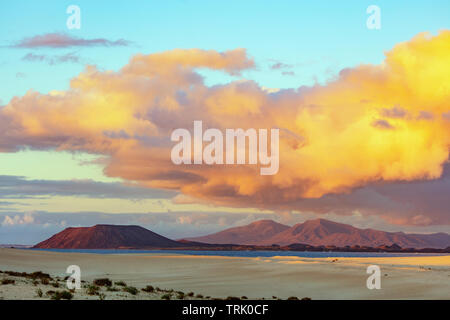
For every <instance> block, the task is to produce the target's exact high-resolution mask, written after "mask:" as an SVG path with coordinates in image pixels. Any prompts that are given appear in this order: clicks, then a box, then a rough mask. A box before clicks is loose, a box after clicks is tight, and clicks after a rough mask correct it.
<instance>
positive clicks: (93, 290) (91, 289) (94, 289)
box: [86, 285, 100, 296]
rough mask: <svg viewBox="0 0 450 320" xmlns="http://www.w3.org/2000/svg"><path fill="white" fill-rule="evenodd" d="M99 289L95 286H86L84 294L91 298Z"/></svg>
mask: <svg viewBox="0 0 450 320" xmlns="http://www.w3.org/2000/svg"><path fill="white" fill-rule="evenodd" d="M99 289H100V288H99V287H97V286H95V285H88V286H87V290H86V293H87V294H88V295H90V296H93V295H96V294H98V290H99Z"/></svg>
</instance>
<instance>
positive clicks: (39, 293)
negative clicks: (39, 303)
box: [36, 289, 43, 298]
mask: <svg viewBox="0 0 450 320" xmlns="http://www.w3.org/2000/svg"><path fill="white" fill-rule="evenodd" d="M36 294H37V295H38V297H39V298H42V295H43V292H42V290H41V289H37V290H36Z"/></svg>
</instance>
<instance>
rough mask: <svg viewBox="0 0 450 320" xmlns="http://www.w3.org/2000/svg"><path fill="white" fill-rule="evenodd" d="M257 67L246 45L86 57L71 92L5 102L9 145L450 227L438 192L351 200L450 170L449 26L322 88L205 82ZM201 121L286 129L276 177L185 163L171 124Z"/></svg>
mask: <svg viewBox="0 0 450 320" xmlns="http://www.w3.org/2000/svg"><path fill="white" fill-rule="evenodd" d="M253 67H254V62H253V60H252V59H250V58H249V57H248V56H247V54H246V52H245V50H243V49H236V50H231V51H226V52H217V51H213V50H210V51H206V50H200V49H190V50H182V49H176V50H172V51H167V52H162V53H155V54H148V55H143V54H140V55H136V56H134V57H132V58H131V60H130V61H129V63H128V64H127V65H125V66H124V67H123V68H122V69H120V70H119V71H100V70H98V69H97V68H96V67H95V66H87V67H86V69H85V70H84V71H83V72H82V73H81V74H79V75H78V76H76V77H74V78H73V79H72V80H71V83H70V89H69V90H67V91H53V92H50V93H49V94H41V93H38V92H34V91H29V92H27V94H25V95H24V96H21V97H15V98H13V99H12V100H11V101H10V102H9V103H8V104H7V105H6V106H5V107H4V108H2V109H1V110H0V151H3V152H13V151H16V150H19V149H20V148H22V147H31V148H36V149H56V150H74V151H75V150H82V151H87V152H91V153H98V154H104V155H107V156H109V162H108V163H107V164H106V167H105V173H106V174H107V175H108V176H112V177H120V178H123V179H125V180H129V181H133V182H137V183H139V184H140V185H141V186H145V187H151V188H165V189H173V190H176V191H180V192H182V193H183V194H184V195H185V198H184V199H191V200H192V201H204V202H207V203H214V204H220V205H227V206H236V207H256V208H269V209H273V210H278V209H283V210H284V209H287V210H298V209H308V210H311V211H313V212H319V213H320V212H323V208H324V205H323V204H326V203H327V201H328V200H327V199H328V198H329V197H335V196H339V197H342V200H341V201H335V202H334V205H335V207H332V208H329V210H331V211H336V212H342V213H343V214H345V212H343V211H344V209H345V210H352V211H354V210H360V211H361V213H362V214H376V215H380V216H382V217H385V218H386V219H389V221H391V222H393V223H399V224H414V225H430V224H450V221H449V220H450V218H449V215H448V213H444V214H443V213H442V208H438V209H436V208H435V207H433V206H432V205H428V204H430V202H429V201H428V199H429V198H426V197H417V201H420V199H422V200H423V203H414V205H411V206H408V208H406V209H404V210H399V211H396V210H392V211H389V212H386V211H385V209H384V208H383V207H381V208H380V207H379V206H375V208H374V207H373V206H370V205H367V202H368V203H371V201H372V202H373V201H375V200H374V198H371V197H369V198H366V200H364V201H366V203H361V202H359V205H358V201H356V204H355V205H354V206H347V204H348V203H351V201H350V200H349V199H353V198H352V194H354V193H355V192H357V191H358V190H361V188H365V187H371V186H373V185H381V186H382V187H384V186H385V185H390V184H398V183H402V184H404V187H402V188H405V190H408V186H409V184H410V183H414V182H419V183H426V182H427V181H429V182H432V181H434V180H439V179H442V177H443V172H444V166H445V164H446V163H447V161H448V158H449V146H450V121H449V119H450V117H449V116H448V114H449V109H450V106H449V101H450V31H442V32H441V33H440V34H438V35H437V36H431V35H429V34H425V33H424V34H419V35H417V36H416V37H414V38H413V39H411V40H410V41H408V42H404V43H399V44H398V45H396V46H395V47H394V48H393V49H392V50H390V51H388V52H386V58H385V60H384V62H383V63H382V64H380V65H360V66H357V67H354V68H349V69H345V70H342V71H341V72H340V74H339V76H338V77H337V78H336V79H335V80H332V81H330V82H328V83H326V84H325V85H316V86H313V87H299V88H297V89H289V90H279V91H276V92H272V93H269V92H268V91H267V90H265V89H264V88H262V87H260V86H259V85H258V84H257V83H255V82H253V81H245V80H239V81H234V82H231V83H228V84H225V85H216V86H206V85H205V84H204V82H203V78H202V76H201V75H200V74H199V73H198V72H197V71H196V69H198V68H208V69H213V70H222V71H224V72H227V73H230V74H235V75H238V74H239V73H240V72H241V71H243V70H246V69H249V68H253ZM424 115H427V116H424ZM194 120H202V121H203V124H204V126H208V127H212V128H218V129H221V130H224V129H225V128H243V129H248V128H268V129H270V128H280V170H279V172H278V174H277V175H275V176H260V175H259V168H257V167H255V166H244V165H240V166H217V165H216V166H207V165H196V166H175V165H173V164H172V162H171V161H170V150H171V147H172V145H173V144H172V143H171V142H170V140H169V138H170V134H171V132H172V130H174V129H176V128H191V127H192V123H193V121H194ZM383 190H389V189H383ZM398 191H399V190H397V192H398ZM392 192H393V193H394V190H392ZM411 196H412V195H411ZM413 198H414V197H413ZM362 199H364V198H362ZM346 200H348V201H346ZM353 201H355V200H353ZM361 201H363V200H361ZM399 201H400V202H404V201H410V198H409V195H408V197H406V196H404V197H403V198H402V200H399ZM417 201H416V202H417ZM309 204H311V205H309ZM313 204H314V205H313ZM341 209H342V210H341Z"/></svg>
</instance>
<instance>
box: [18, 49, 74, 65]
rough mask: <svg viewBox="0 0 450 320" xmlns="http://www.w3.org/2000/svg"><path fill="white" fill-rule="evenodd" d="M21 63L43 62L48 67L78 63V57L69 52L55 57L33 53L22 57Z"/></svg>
mask: <svg viewBox="0 0 450 320" xmlns="http://www.w3.org/2000/svg"><path fill="white" fill-rule="evenodd" d="M22 60H23V61H29V62H45V63H48V64H49V65H54V64H60V63H66V62H70V63H79V62H80V57H79V56H77V55H76V54H75V53H73V52H70V53H66V54H64V55H55V56H48V55H45V54H34V53H31V52H30V53H27V54H26V55H24V56H23V57H22Z"/></svg>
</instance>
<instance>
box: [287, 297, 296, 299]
mask: <svg viewBox="0 0 450 320" xmlns="http://www.w3.org/2000/svg"><path fill="white" fill-rule="evenodd" d="M287 299H288V300H298V298H297V297H289V298H287Z"/></svg>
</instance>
